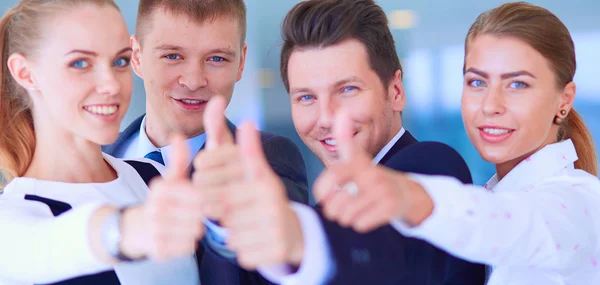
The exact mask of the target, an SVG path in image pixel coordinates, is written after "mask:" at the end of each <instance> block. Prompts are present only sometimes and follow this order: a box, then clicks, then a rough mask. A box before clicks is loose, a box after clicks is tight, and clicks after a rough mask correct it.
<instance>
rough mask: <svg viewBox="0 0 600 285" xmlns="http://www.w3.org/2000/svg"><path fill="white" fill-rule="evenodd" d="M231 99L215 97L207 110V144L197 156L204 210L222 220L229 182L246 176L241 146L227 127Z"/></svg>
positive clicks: (195, 177)
mask: <svg viewBox="0 0 600 285" xmlns="http://www.w3.org/2000/svg"><path fill="white" fill-rule="evenodd" d="M226 107H227V102H226V101H225V99H224V98H223V97H221V96H216V97H213V98H212V99H211V100H210V101H209V102H208V105H207V106H206V110H205V111H204V129H205V133H206V144H205V148H204V149H203V150H202V151H200V152H199V153H198V154H197V155H196V157H195V158H194V162H193V164H194V174H193V177H192V179H193V183H194V186H195V187H197V188H198V189H200V191H201V192H202V195H203V197H204V206H203V211H204V214H205V216H206V217H207V218H209V219H214V220H219V219H220V218H221V216H222V214H223V198H222V196H223V192H224V191H225V190H224V189H225V188H226V187H227V185H228V183H229V182H231V181H234V180H237V179H242V178H243V169H242V166H241V165H240V163H239V162H240V159H241V158H240V155H239V151H238V148H237V147H236V146H235V144H234V142H233V135H232V134H231V131H230V130H229V128H228V127H227V121H226V119H225V109H226Z"/></svg>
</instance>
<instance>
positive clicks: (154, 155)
mask: <svg viewBox="0 0 600 285" xmlns="http://www.w3.org/2000/svg"><path fill="white" fill-rule="evenodd" d="M144 158H148V159H152V160H154V161H156V162H158V163H160V164H162V165H165V161H164V160H163V157H162V153H160V151H158V150H155V151H153V152H150V153H148V154H146V155H145V156H144Z"/></svg>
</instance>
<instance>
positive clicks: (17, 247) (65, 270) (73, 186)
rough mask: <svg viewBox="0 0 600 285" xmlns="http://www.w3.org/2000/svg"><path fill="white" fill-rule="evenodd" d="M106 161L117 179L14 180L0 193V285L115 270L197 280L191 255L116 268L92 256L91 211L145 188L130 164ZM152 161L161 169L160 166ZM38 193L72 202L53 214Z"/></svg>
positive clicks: (140, 276) (125, 201) (135, 277)
mask: <svg viewBox="0 0 600 285" xmlns="http://www.w3.org/2000/svg"><path fill="white" fill-rule="evenodd" d="M104 157H105V160H106V161H107V162H108V163H110V164H111V165H112V166H113V168H114V169H115V170H116V171H117V175H118V178H117V179H116V180H113V181H111V182H107V183H62V182H53V181H42V180H37V179H32V178H16V179H13V180H12V181H11V182H10V183H9V184H8V185H7V186H6V188H5V189H4V193H3V194H0V229H1V230H0V284H15V285H16V284H19V285H21V284H23V285H26V284H33V283H53V282H57V281H61V280H65V279H70V278H73V277H77V276H82V275H89V274H95V273H99V272H103V271H108V270H114V271H115V273H116V274H117V276H118V278H119V280H120V283H121V284H124V285H127V284H190V285H191V284H199V280H198V269H197V268H198V267H197V265H196V261H195V258H194V256H193V255H190V256H188V257H185V258H180V259H176V260H173V261H169V262H161V263H158V262H153V261H143V262H137V263H123V264H119V265H117V266H115V267H111V266H110V265H107V264H104V263H102V262H101V261H100V260H98V259H96V258H95V256H94V254H93V253H92V251H91V248H90V247H89V244H88V238H87V228H88V222H89V218H90V216H91V214H92V213H93V212H94V210H96V209H97V208H98V207H99V206H101V205H107V204H108V205H116V206H123V205H130V204H137V203H139V202H142V201H144V200H145V199H146V197H147V195H148V191H149V190H148V187H147V185H146V184H145V182H144V181H143V180H142V178H141V177H140V176H139V174H138V173H137V171H136V170H135V169H134V168H133V167H131V166H130V165H129V164H127V163H125V162H124V161H122V160H120V159H116V158H114V157H112V156H110V155H107V154H105V155H104ZM136 160H138V161H144V162H149V163H153V165H154V166H155V167H156V168H157V169H158V170H159V171H160V172H161V173H162V171H163V169H164V167H163V166H162V165H159V164H157V163H154V162H152V161H150V160H146V159H136ZM25 195H36V196H41V197H44V198H47V199H52V200H57V201H61V202H64V203H67V204H69V205H71V207H72V210H70V211H68V212H66V213H64V214H62V215H60V216H58V217H54V215H53V214H52V212H51V211H50V208H49V207H48V206H47V205H46V204H44V203H41V202H37V201H31V200H26V199H25Z"/></svg>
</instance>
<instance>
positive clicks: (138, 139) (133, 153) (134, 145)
mask: <svg viewBox="0 0 600 285" xmlns="http://www.w3.org/2000/svg"><path fill="white" fill-rule="evenodd" d="M186 142H187V144H188V146H189V148H190V152H189V154H190V157H189V159H188V164H189V163H191V162H192V160H193V159H194V157H195V156H196V154H197V153H198V151H200V148H202V146H203V145H204V143H205V142H206V134H205V133H202V134H200V135H197V136H195V137H193V138H189V139H187V140H186ZM127 143H128V144H129V145H127V146H126V147H125V152H124V153H123V158H140V157H144V156H146V154H148V153H150V152H153V151H160V153H161V154H162V157H163V161H164V162H165V165H166V166H168V163H169V159H168V157H169V154H170V152H171V146H170V145H167V146H164V147H161V148H157V147H156V146H154V144H153V143H152V142H151V141H150V139H149V138H148V134H146V116H144V118H143V119H142V123H141V124H140V131H139V132H137V133H135V134H133V135H132V136H131V139H129V141H128V142H127Z"/></svg>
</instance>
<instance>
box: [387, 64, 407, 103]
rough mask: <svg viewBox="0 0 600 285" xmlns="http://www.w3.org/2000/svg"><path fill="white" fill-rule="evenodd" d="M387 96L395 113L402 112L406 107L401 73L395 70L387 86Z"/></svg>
mask: <svg viewBox="0 0 600 285" xmlns="http://www.w3.org/2000/svg"><path fill="white" fill-rule="evenodd" d="M388 96H389V98H390V100H391V102H392V108H393V110H394V111H395V112H402V111H403V110H404V106H405V105H406V94H405V93H404V85H403V84H402V71H400V70H396V73H394V77H393V78H392V79H391V80H390V83H389V84H388Z"/></svg>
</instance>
